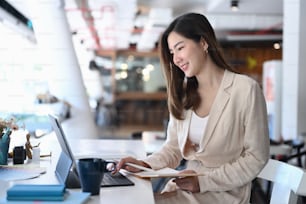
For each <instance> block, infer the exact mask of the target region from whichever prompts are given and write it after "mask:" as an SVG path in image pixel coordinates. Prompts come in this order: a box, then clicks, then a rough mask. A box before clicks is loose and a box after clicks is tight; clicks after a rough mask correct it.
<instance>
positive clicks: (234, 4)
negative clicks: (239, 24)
mask: <svg viewBox="0 0 306 204" xmlns="http://www.w3.org/2000/svg"><path fill="white" fill-rule="evenodd" d="M231 9H232V11H234V12H235V11H238V10H239V1H238V0H232V1H231Z"/></svg>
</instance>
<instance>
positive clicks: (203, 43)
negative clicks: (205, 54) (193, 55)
mask: <svg viewBox="0 0 306 204" xmlns="http://www.w3.org/2000/svg"><path fill="white" fill-rule="evenodd" d="M201 46H202V48H203V50H207V49H208V43H207V42H206V40H205V39H204V38H203V37H201Z"/></svg>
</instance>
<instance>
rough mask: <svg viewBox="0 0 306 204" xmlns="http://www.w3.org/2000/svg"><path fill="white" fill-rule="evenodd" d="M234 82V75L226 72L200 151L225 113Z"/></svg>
mask: <svg viewBox="0 0 306 204" xmlns="http://www.w3.org/2000/svg"><path fill="white" fill-rule="evenodd" d="M233 80H234V73H232V72H229V71H227V70H225V72H224V76H223V80H222V82H221V85H220V88H219V90H218V93H217V96H216V98H215V100H214V103H213V105H212V108H211V111H210V113H209V119H208V122H207V126H206V130H205V133H204V139H203V140H201V142H200V149H199V151H203V150H204V148H205V146H206V145H207V143H208V142H209V140H210V138H211V136H212V135H213V132H214V130H215V128H216V125H217V123H218V121H219V119H220V117H221V115H222V113H223V110H224V108H225V106H226V104H227V102H228V100H229V98H230V92H229V91H228V88H229V87H230V86H231V85H232V83H233Z"/></svg>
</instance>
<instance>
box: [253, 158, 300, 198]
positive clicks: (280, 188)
mask: <svg viewBox="0 0 306 204" xmlns="http://www.w3.org/2000/svg"><path fill="white" fill-rule="evenodd" d="M257 178H261V179H263V180H268V181H271V182H272V183H273V188H272V193H271V198H270V204H296V203H297V202H298V196H306V172H305V171H304V169H302V168H300V167H297V166H293V165H291V164H288V163H285V162H282V161H278V160H274V159H269V161H268V163H267V164H266V166H265V167H264V168H263V169H262V171H261V172H260V173H259V175H258V176H257Z"/></svg>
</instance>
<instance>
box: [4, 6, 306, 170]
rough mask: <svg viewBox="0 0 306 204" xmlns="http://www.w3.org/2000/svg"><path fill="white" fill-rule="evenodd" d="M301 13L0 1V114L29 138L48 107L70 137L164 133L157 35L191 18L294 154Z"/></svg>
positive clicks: (302, 96)
mask: <svg viewBox="0 0 306 204" xmlns="http://www.w3.org/2000/svg"><path fill="white" fill-rule="evenodd" d="M305 9H306V1H304V0H269V1H266V0H189V1H185V0H154V1H153V0H125V1H122V0H44V1H36V0H28V1H21V0H6V1H1V8H0V47H1V49H0V56H1V57H0V70H1V74H0V90H1V103H0V104H1V106H0V112H1V114H2V115H3V114H15V115H16V116H18V117H20V118H22V119H24V120H25V121H26V122H25V126H26V128H27V129H28V130H29V131H30V132H31V133H33V134H34V136H35V137H40V136H41V135H43V134H44V133H45V131H48V130H50V125H48V121H47V120H46V119H45V118H44V117H42V116H43V115H44V114H46V113H47V112H50V111H52V112H53V113H55V114H57V115H58V116H60V117H61V119H62V120H63V126H64V128H65V129H69V131H70V135H69V137H74V138H91V137H92V138H101V139H103V138H121V139H122V138H131V137H132V136H133V134H134V133H141V132H143V131H164V129H165V126H166V125H167V121H168V110H167V95H166V89H165V82H164V79H163V74H162V71H161V67H160V62H159V56H158V38H159V36H160V33H161V32H163V30H164V29H165V28H166V26H167V25H168V24H169V23H170V22H171V21H172V20H173V19H174V18H175V17H177V16H179V15H181V14H183V13H186V12H198V13H202V14H205V15H206V16H207V18H208V19H209V20H210V22H211V23H212V25H213V27H214V29H215V31H216V34H217V38H218V40H219V42H220V45H221V47H222V48H223V51H224V55H225V57H226V59H227V60H228V61H229V62H230V64H231V65H232V66H233V67H234V68H235V69H237V70H238V71H239V72H241V73H244V74H247V75H249V76H250V77H252V78H254V79H255V80H257V81H258V82H259V83H260V85H261V87H262V88H263V91H264V94H265V97H266V100H267V105H268V114H269V128H270V138H271V139H272V140H273V141H275V143H281V142H283V141H290V145H293V146H294V147H295V148H297V149H298V150H299V151H302V150H303V148H304V142H303V141H304V137H306V136H305V135H306V125H305V123H306V108H305V105H306V92H305V88H304V87H306V85H305V83H306V80H305V78H303V77H304V76H306V58H305V56H306V37H305V36H306V24H305V23H303V21H304V20H305V19H306V13H305V12H304V11H305ZM40 116H41V117H40ZM296 140H298V141H299V142H298V143H297V145H296V143H295V142H292V141H296ZM303 165H305V164H303Z"/></svg>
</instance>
